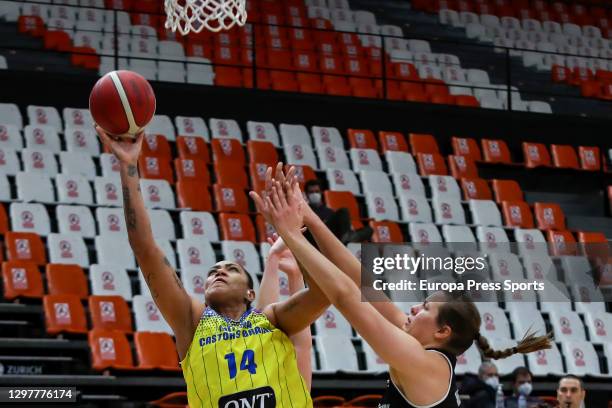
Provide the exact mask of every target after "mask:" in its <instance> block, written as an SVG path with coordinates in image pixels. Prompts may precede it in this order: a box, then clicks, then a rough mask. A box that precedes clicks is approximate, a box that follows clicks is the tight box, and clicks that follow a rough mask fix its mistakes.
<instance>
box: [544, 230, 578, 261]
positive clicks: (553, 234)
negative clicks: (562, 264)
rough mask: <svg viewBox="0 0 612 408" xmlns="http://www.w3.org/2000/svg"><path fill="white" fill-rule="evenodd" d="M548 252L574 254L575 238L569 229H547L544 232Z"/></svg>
mask: <svg viewBox="0 0 612 408" xmlns="http://www.w3.org/2000/svg"><path fill="white" fill-rule="evenodd" d="M546 235H547V238H548V244H549V248H550V253H551V255H553V256H565V255H576V252H577V247H576V239H575V238H574V235H573V234H572V233H571V232H569V231H552V230H551V231H548V232H547V233H546Z"/></svg>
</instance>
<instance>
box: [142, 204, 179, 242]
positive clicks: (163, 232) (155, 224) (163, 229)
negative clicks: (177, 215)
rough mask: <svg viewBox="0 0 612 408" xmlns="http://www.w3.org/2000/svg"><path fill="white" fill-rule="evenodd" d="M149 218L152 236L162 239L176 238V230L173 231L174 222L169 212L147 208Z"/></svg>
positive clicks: (172, 239)
mask: <svg viewBox="0 0 612 408" xmlns="http://www.w3.org/2000/svg"><path fill="white" fill-rule="evenodd" d="M148 213H149V219H150V220H151V229H152V230H153V237H154V238H156V239H157V238H159V239H162V240H170V241H174V240H176V232H175V231H174V222H173V221H172V218H171V217H170V214H169V213H168V211H166V210H148Z"/></svg>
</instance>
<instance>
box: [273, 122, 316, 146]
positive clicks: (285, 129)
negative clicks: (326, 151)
mask: <svg viewBox="0 0 612 408" xmlns="http://www.w3.org/2000/svg"><path fill="white" fill-rule="evenodd" d="M279 131H280V135H281V140H282V142H283V146H285V147H286V146H287V145H305V146H309V147H311V148H312V140H311V138H310V133H308V129H307V128H306V126H304V125H292V124H286V123H281V124H280V125H279Z"/></svg>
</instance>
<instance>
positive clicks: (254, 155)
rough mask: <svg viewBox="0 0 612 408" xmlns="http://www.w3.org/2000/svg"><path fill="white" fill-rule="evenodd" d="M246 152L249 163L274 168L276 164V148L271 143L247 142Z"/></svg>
mask: <svg viewBox="0 0 612 408" xmlns="http://www.w3.org/2000/svg"><path fill="white" fill-rule="evenodd" d="M277 142H278V140H277ZM247 152H248V154H249V162H250V163H266V164H268V165H269V166H274V165H276V163H277V162H278V153H277V152H276V148H275V147H274V144H273V143H271V142H268V141H256V140H249V141H248V142H247Z"/></svg>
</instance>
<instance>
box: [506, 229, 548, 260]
mask: <svg viewBox="0 0 612 408" xmlns="http://www.w3.org/2000/svg"><path fill="white" fill-rule="evenodd" d="M514 239H515V240H516V242H517V243H518V249H519V253H520V254H521V255H522V256H525V255H526V254H528V253H529V252H548V245H547V243H546V240H545V239H544V234H542V231H540V230H538V229H522V228H517V229H515V230H514Z"/></svg>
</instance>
